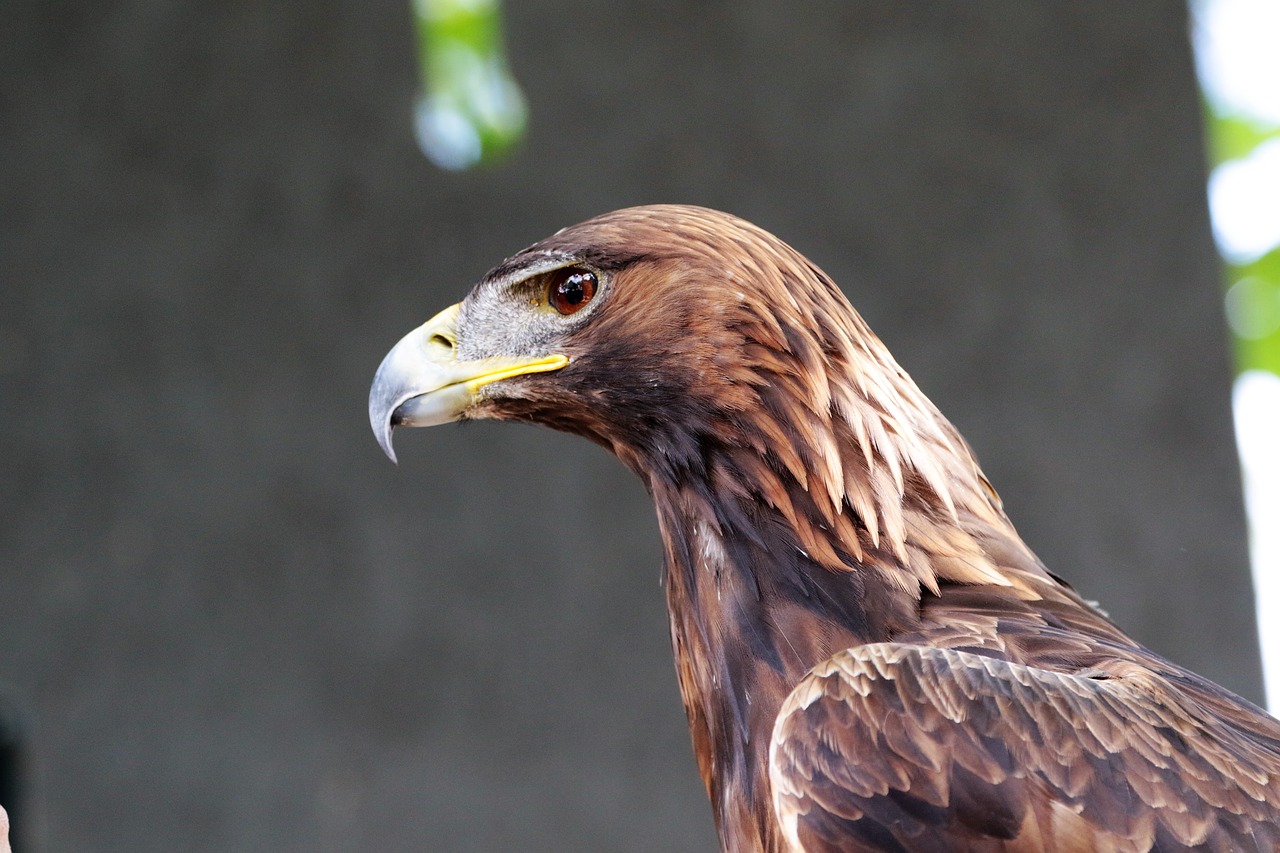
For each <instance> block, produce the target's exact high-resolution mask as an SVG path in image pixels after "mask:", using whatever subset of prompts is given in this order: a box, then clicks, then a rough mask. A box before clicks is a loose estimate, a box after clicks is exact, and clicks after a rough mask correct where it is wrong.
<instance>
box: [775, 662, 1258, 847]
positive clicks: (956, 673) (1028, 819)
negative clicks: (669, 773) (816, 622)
mask: <svg viewBox="0 0 1280 853" xmlns="http://www.w3.org/2000/svg"><path fill="white" fill-rule="evenodd" d="M1212 698H1213V697H1212V696H1210V697H1208V699H1209V700H1212ZM1271 722H1274V721H1271ZM1263 728H1264V729H1265V731H1256V730H1250V729H1248V728H1242V727H1240V726H1236V725H1233V724H1232V722H1231V720H1230V718H1229V716H1224V715H1222V713H1221V709H1220V708H1212V707H1206V705H1205V703H1204V702H1202V701H1201V698H1198V697H1197V695H1196V693H1195V692H1194V691H1188V690H1179V689H1178V685H1176V684H1174V683H1173V682H1171V681H1170V680H1168V679H1166V678H1164V677H1163V676H1162V675H1160V674H1157V673H1156V672H1154V671H1151V670H1148V669H1145V668H1143V667H1142V666H1140V665H1138V664H1136V663H1133V662H1132V661H1115V662H1114V664H1113V665H1111V666H1102V667H1096V668H1093V669H1091V670H1088V671H1086V672H1083V673H1080V674H1064V673H1059V672H1053V671H1050V670H1046V669H1040V668H1037V667H1031V666H1024V665H1021V664H1017V663H1011V662H1008V661H1005V660H1002V659H998V658H994V657H988V656H985V655H977V654H973V653H970V652H964V651H957V650H953V649H939V648H930V647H926V646H915V645H906V644H895V643H877V644H871V645H866V646H860V647H857V648H853V649H848V650H846V651H842V652H840V653H839V654H837V655H835V656H833V657H832V658H830V659H829V660H827V661H826V662H824V663H823V664H821V665H819V666H818V667H816V668H815V669H814V670H813V671H812V672H811V673H810V674H809V675H808V676H807V677H806V678H805V679H804V680H803V681H802V682H801V683H800V684H799V685H798V686H797V687H796V689H795V690H794V691H793V692H792V693H791V695H790V696H789V697H788V699H787V701H786V702H785V703H784V704H783V706H782V710H781V711H780V712H779V714H778V718H777V723H776V725H775V727H774V731H773V739H772V745H771V749H770V779H771V782H772V785H773V803H774V809H775V811H776V813H777V816H778V819H779V821H780V822H781V825H782V827H783V832H784V835H785V837H786V838H787V841H788V844H789V845H790V847H791V849H792V850H793V851H805V853H812V851H819V850H842V851H859V850H867V851H871V850H876V851H883V850H892V851H901V852H902V853H915V851H931V850H953V849H964V850H982V851H1010V853H1013V851H1024V852H1025V853H1030V852H1031V851H1046V850H1055V851H1056V850H1068V851H1070V850H1115V851H1132V853H1145V851H1149V850H1161V851H1165V850H1180V849H1188V848H1197V849H1208V850H1273V849H1276V847H1275V845H1276V843H1277V842H1280V838H1277V835H1278V833H1277V829H1276V827H1277V825H1280V739H1277V735H1278V734H1280V725H1277V726H1271V725H1270V723H1266V722H1264V723H1263Z"/></svg>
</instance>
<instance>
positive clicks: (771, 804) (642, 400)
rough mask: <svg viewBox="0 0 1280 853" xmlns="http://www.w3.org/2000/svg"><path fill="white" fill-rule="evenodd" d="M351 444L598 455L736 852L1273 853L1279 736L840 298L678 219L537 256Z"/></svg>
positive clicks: (401, 377)
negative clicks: (1074, 579) (1148, 619)
mask: <svg viewBox="0 0 1280 853" xmlns="http://www.w3.org/2000/svg"><path fill="white" fill-rule="evenodd" d="M370 417H371V420H372V423H373V427H374V430H375V432H376V433H377V434H378V436H379V440H380V441H381V442H382V443H383V446H384V447H385V448H386V449H387V450H388V452H390V430H391V427H392V426H395V425H398V424H404V425H425V424H430V423H442V422H445V421H448V420H456V419H460V418H481V417H487V418H498V419H505V420H524V421H533V422H537V423H542V424H545V425H547V426H551V427H554V428H556V429H561V430H566V431H569V432H574V433H577V434H579V435H582V436H585V437H587V438H590V439H592V440H593V441H596V442H598V443H600V444H602V445H604V446H605V447H606V448H608V449H610V450H611V451H612V452H613V453H614V454H616V455H617V456H618V458H619V459H621V460H622V461H623V462H624V463H625V464H626V465H627V466H628V467H629V468H630V469H631V470H633V471H634V472H635V473H636V474H637V475H639V476H640V478H641V479H642V480H643V481H644V482H645V484H646V486H647V487H648V489H649V492H650V493H651V494H652V496H653V499H654V503H655V505H656V508H657V513H658V521H659V525H660V527H661V531H662V536H663V539H664V542H665V546H666V574H665V583H666V590H667V601H668V604H669V608H670V615H671V637H672V644H673V645H674V648H675V655H676V671H677V675H678V678H679V682H680V689H681V693H682V695H683V697H684V705H685V711H686V713H687V714H688V718H689V725H690V730H691V732H692V735H693V744H694V749H695V751H696V754H697V758H698V764H699V767H700V768H701V772H702V778H703V781H704V783H705V784H706V787H707V792H708V794H709V795H710V798H711V802H712V808H713V811H714V814H715V818H716V824H717V827H718V829H719V832H720V837H721V841H722V846H723V848H724V849H725V850H728V851H754V850H764V851H783V850H793V851H799V850H803V851H827V850H830V851H837V850H838V851H860V850H866V851H873V850H874V851H951V850H974V851H1028V852H1029V851H1092V850H1116V851H1135V853H1136V851H1148V850H1159V851H1170V850H1182V849H1192V848H1195V849H1206V850H1223V851H1225V850H1276V849H1280V723H1278V722H1277V721H1276V720H1275V719H1274V718H1272V717H1270V716H1268V715H1267V714H1265V713H1264V712H1263V711H1261V710H1260V709H1258V708H1256V707H1254V706H1253V705H1251V704H1249V703H1248V702H1246V701H1245V700H1243V699H1241V698H1239V697H1237V696H1234V695H1233V694H1231V693H1229V692H1227V691H1226V690H1224V689H1222V688H1220V687H1218V686H1217V685H1215V684H1213V683H1211V682H1209V681H1207V680H1205V679H1203V678H1201V677H1199V676H1197V675H1195V674H1194V673H1191V672H1188V671H1186V670H1184V669H1182V668H1180V667H1178V666H1177V665H1175V664H1172V663H1170V662H1168V661H1166V660H1164V659H1163V658H1161V657H1159V656H1158V655H1156V654H1154V653H1152V652H1150V651H1148V650H1147V649H1145V648H1143V647H1142V646H1140V645H1139V644H1138V643H1136V642H1135V641H1133V640H1132V639H1130V638H1129V637H1127V636H1126V635H1125V634H1124V633H1123V632H1121V631H1120V630H1119V629H1118V628H1116V627H1115V626H1114V625H1113V624H1111V622H1110V621H1108V620H1107V618H1106V617H1104V616H1103V615H1102V614H1100V613H1099V612H1098V611H1097V610H1095V609H1094V608H1093V607H1091V606H1090V605H1089V604H1088V603H1087V602H1085V601H1084V600H1083V599H1081V598H1080V597H1079V596H1078V595H1077V594H1076V593H1075V592H1074V591H1072V590H1071V588H1070V587H1068V586H1066V585H1065V584H1064V583H1062V582H1061V581H1059V580H1057V579H1056V578H1055V577H1054V576H1052V575H1050V574H1049V573H1048V572H1047V571H1046V570H1045V569H1044V567H1043V566H1042V565H1041V564H1040V562H1039V561H1038V560H1037V559H1036V557H1035V555H1034V554H1032V553H1031V551H1030V550H1029V549H1028V548H1027V546H1026V545H1025V544H1023V542H1022V540H1021V539H1020V538H1019V536H1018V534H1017V532H1016V531H1015V530H1014V529H1013V526H1012V525H1011V524H1010V523H1009V520H1008V519H1007V518H1006V516H1005V514H1004V512H1003V510H1002V508H1001V505H1000V500H999V498H998V497H997V496H996V493H995V491H994V490H992V488H991V486H990V484H988V482H987V481H986V479H985V477H984V476H983V475H982V472H981V471H980V470H979V468H978V464H977V462H976V461H975V459H974V457H973V455H972V453H971V452H970V450H969V448H968V446H967V445H966V444H965V442H964V440H963V439H962V438H961V437H960V435H959V434H958V433H957V432H956V431H955V429H954V428H953V427H952V426H951V424H950V423H948V422H947V421H946V419H945V418H943V417H942V416H941V415H940V414H939V413H938V411H937V410H936V409H935V408H934V407H933V405H932V404H931V403H930V402H929V401H928V400H927V399H926V398H925V396H924V395H923V394H922V393H921V392H920V391H919V389H918V388H917V387H916V386H915V384H914V383H913V382H912V381H911V379H910V378H909V377H908V376H907V375H906V374H905V373H904V372H903V371H902V369H901V368H900V367H898V365H897V364H896V363H895V362H894V360H893V358H892V357H891V356H890V355H889V353H888V351H887V350H886V349H885V348H884V346H883V344H881V342H880V341H879V340H878V339H877V338H876V337H875V335H874V334H873V333H872V332H871V331H870V330H869V329H868V328H867V326H866V325H865V323H864V322H863V321H862V319H861V318H860V317H859V316H858V315H857V313H856V312H854V310H853V309H852V308H851V307H850V306H849V304H848V302H847V301H846V300H845V298H844V296H843V295H842V294H841V292H840V291H839V289H838V288H837V287H836V286H835V284H834V283H833V282H832V281H831V280H830V279H829V278H828V277H827V276H826V275H825V274H824V273H823V272H822V271H821V270H819V269H818V268H817V267H815V266H814V265H813V264H811V263H810V262H809V261H807V260H806V259H805V258H804V257H802V256H801V255H799V254H798V253H797V252H795V251H794V250H793V249H791V248H790V247H789V246H787V245H786V244H785V243H783V242H782V241H780V240H778V239H777V238H775V237H773V236H772V235H770V234H767V233H765V232H764V231H761V230H760V229H758V228H756V227H754V226H752V225H750V224H748V223H746V222H743V221H742V220H739V219H736V218H734V217H731V216H728V215H726V214H723V213H717V212H715V211H710V210H705V209H701V208H693V207H680V206H656V207H643V208H633V209H628V210H621V211H617V212H614V213H610V214H606V215H604V216H601V217H598V218H596V219H593V220H590V221H588V222H585V223H583V224H581V225H577V226H574V227H572V228H567V229H565V230H563V231H560V232H559V233H557V234H555V235H554V236H552V237H550V238H548V239H547V240H544V241H542V242H540V243H538V244H535V245H534V246H531V247H530V248H528V249H526V250H524V251H523V252H521V253H519V254H518V255H516V256H514V257H513V258H511V259H509V260H507V261H506V262H504V263H503V264H502V265H500V266H499V267H497V268H496V269H495V270H493V271H492V272H491V273H489V275H488V276H486V277H485V279H484V280H483V281H481V282H480V283H479V284H478V285H477V286H476V288H475V289H474V290H473V291H472V293H471V294H470V295H469V296H468V297H467V298H466V300H465V301H464V302H463V303H461V305H460V307H458V306H455V308H452V309H448V310H447V311H445V312H443V313H442V314H441V315H439V316H438V317H437V318H436V319H434V320H432V321H431V322H429V323H428V324H427V325H426V326H424V327H422V328H421V329H419V330H417V331H415V332H414V333H411V334H410V335H409V336H408V337H406V338H405V340H404V341H402V342H401V343H400V344H399V345H397V347H396V348H395V349H394V350H393V351H392V352H391V353H390V354H389V355H388V357H387V359H386V361H384V363H383V366H382V367H381V368H380V369H379V372H378V376H377V378H376V379H375V382H374V388H373V391H372V392H371V395H370Z"/></svg>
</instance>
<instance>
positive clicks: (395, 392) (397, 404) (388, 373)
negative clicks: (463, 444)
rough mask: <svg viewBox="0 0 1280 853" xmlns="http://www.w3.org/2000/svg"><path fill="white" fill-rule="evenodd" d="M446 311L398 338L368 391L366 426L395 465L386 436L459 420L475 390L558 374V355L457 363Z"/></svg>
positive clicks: (452, 313) (454, 331)
mask: <svg viewBox="0 0 1280 853" xmlns="http://www.w3.org/2000/svg"><path fill="white" fill-rule="evenodd" d="M460 308H461V304H458V305H451V306H449V307H448V308H446V309H444V310H443V311H441V312H440V313H439V314H437V315H436V316H434V317H432V318H431V319H430V320H428V321H427V322H426V323H424V324H423V325H421V326H419V327H418V328H416V329H414V330H413V331H412V332H410V333H409V334H407V335H405V336H404V337H403V338H401V340H400V343H398V344H396V345H395V346H394V347H392V348H391V352H389V353H387V357H386V358H384V359H383V360H382V364H380V365H379V366H378V372H377V373H376V374H374V377H373V387H372V388H370V389H369V425H370V426H372V427H373V434H374V436H375V437H376V438H377V439H378V444H379V445H380V446H381V447H382V450H383V452H384V453H386V454H387V457H388V458H390V459H391V461H392V462H395V461H396V452H395V450H394V449H393V448H392V446H391V430H392V429H393V428H395V427H398V426H411V427H419V426H434V425H436V424H447V423H449V422H450V421H456V420H458V418H460V417H462V414H463V412H464V411H466V409H467V407H468V406H470V405H471V404H472V403H473V402H474V401H475V399H476V395H477V393H478V392H479V390H480V389H481V388H483V387H484V386H485V385H488V384H489V383H491V382H497V381H498V380H500V379H509V378H511V377H512V376H522V375H524V374H526V373H544V372H546V371H549V370H559V369H560V368H562V367H564V366H565V365H566V364H568V363H569V359H568V358H566V357H565V356H563V355H547V356H539V357H537V358H505V357H498V358H485V359H478V360H475V361H459V360H458V358H457V354H458V311H459V309H460Z"/></svg>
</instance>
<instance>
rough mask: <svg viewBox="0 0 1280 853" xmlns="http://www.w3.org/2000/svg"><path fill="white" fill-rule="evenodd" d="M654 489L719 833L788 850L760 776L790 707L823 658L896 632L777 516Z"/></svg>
mask: <svg viewBox="0 0 1280 853" xmlns="http://www.w3.org/2000/svg"><path fill="white" fill-rule="evenodd" d="M651 490H652V492H653V494H654V498H655V503H656V505H657V511H658V517H659V522H660V525H661V527H662V533H663V539H664V541H665V543H666V548H667V553H666V570H665V586H666V592H667V603H668V609H669V615H670V620H671V638H672V645H673V647H674V651H675V657H676V669H677V676H678V679H679V683H680V690H681V695H682V698H683V701H684V705H685V711H686V714H687V715H688V718H689V725H690V731H691V735H692V738H693V743H694V749H695V753H696V755H697V758H698V763H699V767H700V770H701V772H702V777H703V782H704V783H705V784H706V786H707V791H708V794H709V796H710V798H711V802H712V805H713V809H714V810H715V814H716V820H717V824H718V825H719V826H720V829H721V837H722V838H735V839H742V838H755V839H758V840H759V842H760V843H759V844H758V845H757V846H756V847H752V848H749V849H760V850H769V849H780V847H775V845H780V842H779V841H777V840H776V839H778V838H780V836H778V835H777V826H776V824H775V822H774V818H773V810H772V805H771V800H770V797H771V793H770V791H768V790H767V785H766V784H763V780H767V779H768V778H769V777H768V750H769V739H770V737H771V734H772V729H773V724H774V720H775V718H776V716H777V713H778V710H779V708H780V706H781V704H782V701H783V700H784V699H785V698H786V696H787V694H788V693H790V691H791V690H792V688H794V687H795V685H796V684H797V683H798V682H799V680H800V679H801V678H802V677H803V676H804V674H805V673H806V672H808V670H809V669H811V668H812V667H813V666H815V665H816V664H818V663H819V662H820V661H822V660H825V659H826V658H827V657H829V656H830V655H831V654H833V653H835V652H836V651H838V650H839V649H841V648H848V647H851V646H854V645H858V644H860V643H864V642H871V641H876V640H880V639H888V637H889V635H890V634H891V633H892V630H891V628H890V626H889V625H888V620H886V619H885V618H884V614H874V615H873V612H872V611H871V610H870V609H869V608H868V606H867V590H866V589H865V586H864V583H863V578H861V577H860V575H859V574H858V573H857V572H840V573H836V572H832V571H831V570H830V569H828V568H826V567H823V566H820V565H818V564H817V563H815V562H814V561H813V560H812V559H810V558H809V556H808V555H807V554H806V553H805V552H804V550H803V549H801V548H800V547H798V546H797V545H796V544H795V542H796V539H795V536H794V534H793V532H789V531H788V528H787V522H786V519H785V518H784V517H783V516H782V515H781V514H780V513H779V512H777V511H776V510H775V509H773V508H771V507H768V506H766V505H764V504H757V505H751V506H744V505H743V504H741V503H740V502H739V501H737V500H736V499H735V498H733V497H732V496H729V495H724V494H718V493H717V492H715V491H714V490H712V489H710V488H709V487H708V484H706V483H700V482H698V481H696V480H686V481H685V482H684V483H682V484H681V485H679V486H676V485H673V484H672V483H670V482H667V481H665V480H664V481H662V482H658V483H654V482H653V481H652V480H651ZM872 594H873V596H874V594H875V591H874V590H873V592H872ZM889 606H890V607H892V606H894V605H892V604H891V605H889ZM904 618H905V615H904ZM726 828H731V829H732V831H730V832H726V831H725V830H726Z"/></svg>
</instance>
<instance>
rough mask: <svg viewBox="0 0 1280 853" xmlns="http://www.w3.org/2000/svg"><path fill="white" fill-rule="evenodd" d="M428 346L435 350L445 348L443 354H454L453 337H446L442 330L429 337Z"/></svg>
mask: <svg viewBox="0 0 1280 853" xmlns="http://www.w3.org/2000/svg"><path fill="white" fill-rule="evenodd" d="M427 347H428V348H429V349H433V350H443V351H444V352H443V353H442V354H452V353H453V347H454V342H453V339H452V338H449V337H446V336H445V335H443V334H441V333H440V332H436V333H435V334H434V335H432V336H431V337H429V338H427Z"/></svg>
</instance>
